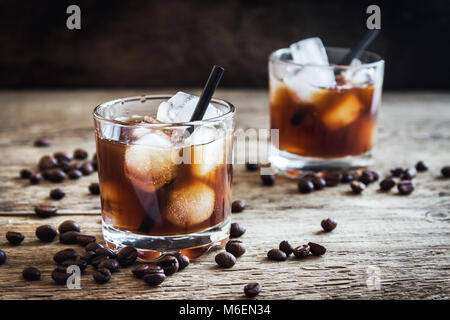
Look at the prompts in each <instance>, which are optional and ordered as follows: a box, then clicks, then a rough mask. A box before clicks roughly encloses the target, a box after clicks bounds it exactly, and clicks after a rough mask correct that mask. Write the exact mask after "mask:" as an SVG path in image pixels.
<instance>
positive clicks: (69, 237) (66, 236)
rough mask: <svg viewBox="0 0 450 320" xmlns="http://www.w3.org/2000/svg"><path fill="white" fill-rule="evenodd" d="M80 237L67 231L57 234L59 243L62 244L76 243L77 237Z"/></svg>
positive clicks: (76, 233)
mask: <svg viewBox="0 0 450 320" xmlns="http://www.w3.org/2000/svg"><path fill="white" fill-rule="evenodd" d="M79 235H80V233H79V232H78V231H67V232H64V233H60V234H59V242H61V243H63V244H75V243H77V237H78V236H79Z"/></svg>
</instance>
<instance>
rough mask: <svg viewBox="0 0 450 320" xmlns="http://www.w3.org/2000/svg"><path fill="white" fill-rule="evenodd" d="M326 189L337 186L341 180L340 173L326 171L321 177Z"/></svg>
mask: <svg viewBox="0 0 450 320" xmlns="http://www.w3.org/2000/svg"><path fill="white" fill-rule="evenodd" d="M323 179H324V180H325V184H326V186H327V187H334V186H337V185H338V184H339V183H340V182H341V180H342V173H340V172H338V171H328V172H325V173H324V175H323Z"/></svg>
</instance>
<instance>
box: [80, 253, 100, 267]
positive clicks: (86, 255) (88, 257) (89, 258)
mask: <svg viewBox="0 0 450 320" xmlns="http://www.w3.org/2000/svg"><path fill="white" fill-rule="evenodd" d="M96 257H97V255H96V254H95V251H86V252H85V253H84V254H83V255H82V256H81V257H80V259H81V260H84V261H86V262H87V263H88V264H90V263H92V260H94V258H96Z"/></svg>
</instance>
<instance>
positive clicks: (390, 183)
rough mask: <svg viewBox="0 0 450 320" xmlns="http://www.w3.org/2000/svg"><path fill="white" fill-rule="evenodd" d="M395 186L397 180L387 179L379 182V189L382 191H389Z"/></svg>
mask: <svg viewBox="0 0 450 320" xmlns="http://www.w3.org/2000/svg"><path fill="white" fill-rule="evenodd" d="M396 184H397V180H396V178H394V177H387V178H385V179H383V180H381V182H380V189H381V190H383V191H389V190H391V189H392V188H393V187H394V186H395V185H396Z"/></svg>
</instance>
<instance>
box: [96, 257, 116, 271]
mask: <svg viewBox="0 0 450 320" xmlns="http://www.w3.org/2000/svg"><path fill="white" fill-rule="evenodd" d="M98 268H99V269H102V268H106V269H108V270H109V271H111V273H114V272H117V271H118V270H119V263H118V262H117V260H116V259H106V260H103V261H102V262H100V263H99V265H98Z"/></svg>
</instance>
